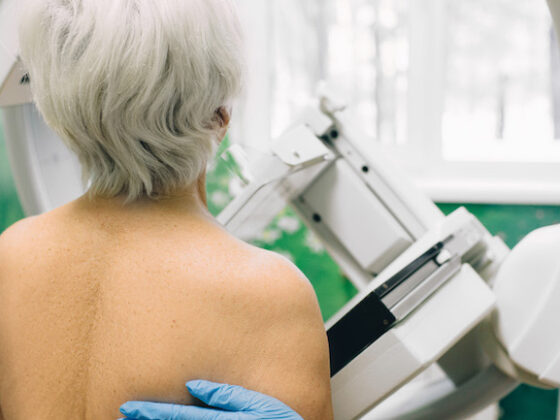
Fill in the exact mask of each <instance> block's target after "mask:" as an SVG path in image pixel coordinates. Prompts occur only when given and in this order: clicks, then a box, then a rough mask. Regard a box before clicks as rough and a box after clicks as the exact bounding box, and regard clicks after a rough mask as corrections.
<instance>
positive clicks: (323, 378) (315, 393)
mask: <svg viewBox="0 0 560 420" xmlns="http://www.w3.org/2000/svg"><path fill="white" fill-rule="evenodd" d="M262 280H263V281H264V282H265V286H266V287H267V290H266V292H265V293H263V296H262V297H261V298H262V301H261V302H259V303H257V306H260V308H261V309H260V310H261V314H262V315H261V319H260V320H258V321H255V324H256V325H257V328H258V329H259V331H260V332H259V333H258V334H256V335H258V337H259V340H260V343H259V344H258V348H259V351H258V353H257V359H258V360H256V361H255V363H254V364H253V367H254V370H253V371H252V374H251V375H250V376H249V378H250V382H251V383H250V384H249V387H251V386H253V385H254V386H253V388H254V389H256V390H258V391H260V392H264V393H266V394H268V395H271V396H273V397H275V398H277V399H279V400H280V401H282V402H284V403H285V404H287V405H288V406H290V407H291V408H293V409H294V410H296V411H297V412H298V413H299V414H300V415H301V416H302V417H303V418H304V419H306V420H307V419H321V420H325V419H330V418H332V407H331V391H330V366H329V350H328V341H327V336H326V331H325V327H324V324H323V320H322V317H321V312H320V310H319V305H318V302H317V298H316V295H315V292H314V290H313V288H312V286H311V284H310V283H309V281H308V280H307V279H306V278H305V276H304V275H303V274H302V273H301V272H300V271H299V270H298V269H297V268H295V267H294V266H293V265H292V264H291V263H289V262H288V261H286V260H285V259H283V258H282V257H279V256H271V261H270V264H269V265H268V271H267V273H265V274H264V275H263V277H262Z"/></svg>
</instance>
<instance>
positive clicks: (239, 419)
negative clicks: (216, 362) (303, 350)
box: [121, 381, 303, 420]
mask: <svg viewBox="0 0 560 420" xmlns="http://www.w3.org/2000/svg"><path fill="white" fill-rule="evenodd" d="M187 389H188V390H189V392H190V393H191V395H192V396H193V397H195V398H198V399H199V400H200V401H202V402H203V403H205V404H206V405H208V406H210V407H211V408H201V407H194V406H183V405H176V404H160V403H150V402H138V401H131V402H127V403H126V404H123V405H122V406H121V413H123V414H124V415H125V416H126V418H127V419H134V420H257V419H269V420H276V419H278V420H280V419H281V420H303V419H302V418H301V416H299V415H298V414H297V413H296V412H295V411H293V410H292V409H290V408H289V407H288V406H287V405H285V404H284V403H282V402H280V401H278V400H277V399H275V398H272V397H268V396H266V395H262V394H259V393H258V392H254V391H248V390H246V389H245V388H242V387H240V386H233V385H224V384H216V383H213V382H208V381H191V382H187Z"/></svg>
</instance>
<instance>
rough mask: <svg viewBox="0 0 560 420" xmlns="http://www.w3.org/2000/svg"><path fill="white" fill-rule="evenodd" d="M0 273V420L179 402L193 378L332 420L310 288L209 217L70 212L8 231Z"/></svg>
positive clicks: (111, 413)
mask: <svg viewBox="0 0 560 420" xmlns="http://www.w3.org/2000/svg"><path fill="white" fill-rule="evenodd" d="M148 214H149V217H148V216H147V215H148ZM2 244H3V245H2ZM0 267H1V270H2V271H1V274H0V343H1V345H0V404H1V408H2V412H3V416H4V418H5V420H18V419H29V418H33V419H36V420H49V419H66V418H68V419H70V418H72V419H75V418H80V419H96V420H97V419H115V418H117V417H119V413H118V407H119V406H120V405H121V404H122V403H124V402H125V401H127V400H150V401H162V402H176V403H183V404H191V403H193V400H192V399H191V398H190V397H189V396H188V394H187V392H186V390H185V387H184V384H185V382H186V381H188V380H191V379H199V378H201V379H208V380H213V381H218V382H226V383H233V384H238V385H243V386H246V387H248V388H252V389H255V390H257V391H260V392H265V393H268V394H270V395H273V396H275V397H277V398H279V399H281V400H282V401H284V402H286V403H287V404H289V405H291V406H292V407H293V408H294V409H296V410H298V411H299V412H300V413H301V414H302V415H303V416H304V418H306V419H307V418H317V419H327V418H329V417H330V416H331V409H330V390H329V374H328V350H327V344H326V339H325V334H324V329H323V326H322V322H321V318H320V314H319V312H318V308H317V304H316V301H315V300H314V295H313V293H312V290H311V289H310V286H309V285H308V284H307V283H306V280H305V279H304V278H303V277H302V276H301V274H299V273H298V272H297V270H296V269H295V268H293V267H292V266H290V265H289V264H288V263H287V262H286V261H284V260H283V259H281V258H280V257H278V256H275V255H273V254H269V253H265V252H264V251H260V250H256V249H254V248H252V247H249V246H248V245H245V244H243V243H241V242H239V241H237V240H236V239H234V238H232V237H231V236H229V235H228V234H227V233H226V232H224V231H223V230H222V229H221V228H220V227H219V226H217V225H216V224H215V223H214V222H213V221H212V219H211V218H210V217H205V216H204V215H200V214H194V213H193V214H192V215H188V216H187V215H185V214H183V213H182V212H180V211H176V212H175V211H167V212H165V214H163V213H162V214H158V213H157V212H153V211H152V210H149V211H147V210H146V211H145V209H140V210H138V211H136V212H119V211H116V210H114V209H112V208H110V209H107V208H104V207H103V206H101V207H99V208H91V207H88V206H84V205H83V202H82V203H80V202H77V203H76V202H75V203H72V204H70V205H68V206H65V207H63V208H61V209H59V210H56V211H54V212H52V213H49V214H47V215H44V216H40V217H38V218H35V219H32V220H28V221H25V222H23V223H21V224H19V225H17V226H15V227H14V228H12V229H11V230H10V231H8V232H7V233H6V234H5V235H4V239H3V242H0Z"/></svg>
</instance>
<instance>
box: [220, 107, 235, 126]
mask: <svg viewBox="0 0 560 420" xmlns="http://www.w3.org/2000/svg"><path fill="white" fill-rule="evenodd" d="M216 117H217V119H218V121H219V123H220V127H227V126H228V125H229V122H230V120H231V111H228V110H227V109H226V108H225V107H223V106H221V107H219V108H218V109H217V110H216Z"/></svg>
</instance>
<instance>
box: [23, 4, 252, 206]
mask: <svg viewBox="0 0 560 420" xmlns="http://www.w3.org/2000/svg"><path fill="white" fill-rule="evenodd" d="M29 1H30V4H27V5H26V6H27V7H26V11H25V12H24V13H23V15H22V18H21V25H20V44H21V55H22V59H23V62H24V64H25V66H26V67H27V69H28V71H29V74H30V79H31V88H32V90H33V94H34V99H35V102H36V104H37V106H38V108H39V110H40V111H41V113H42V115H43V117H44V118H45V121H46V122H47V123H48V124H49V125H50V126H51V127H52V128H53V129H54V130H55V131H56V132H57V133H58V134H59V135H60V136H61V137H62V138H63V140H64V141H65V142H66V143H67V145H68V146H69V147H70V149H71V150H73V151H74V152H75V153H76V154H77V155H78V158H79V160H80V162H81V164H82V168H83V176H84V181H85V182H86V183H89V184H90V188H89V192H90V193H92V194H94V195H102V196H109V197H114V196H117V195H121V194H124V195H126V197H127V199H128V200H129V201H132V200H136V199H138V198H140V197H143V196H147V197H151V198H158V197H161V196H166V195H169V194H171V193H172V192H173V191H174V190H176V189H179V188H182V187H185V186H187V185H190V184H192V183H194V182H195V181H196V180H197V178H198V177H199V176H200V175H201V174H202V173H203V171H204V170H205V168H206V165H207V163H208V160H209V159H210V158H211V155H212V153H213V151H214V149H215V147H214V146H215V145H216V144H217V143H218V140H220V139H217V135H218V133H219V131H220V128H221V121H220V118H219V113H217V110H219V109H220V108H221V107H228V106H229V105H230V104H231V102H232V101H233V99H234V98H235V97H236V95H237V94H238V93H239V92H240V90H241V85H242V78H243V70H244V63H243V53H242V45H241V44H242V43H241V30H240V24H239V20H238V16H237V11H236V9H235V6H234V4H233V0H29Z"/></svg>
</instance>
